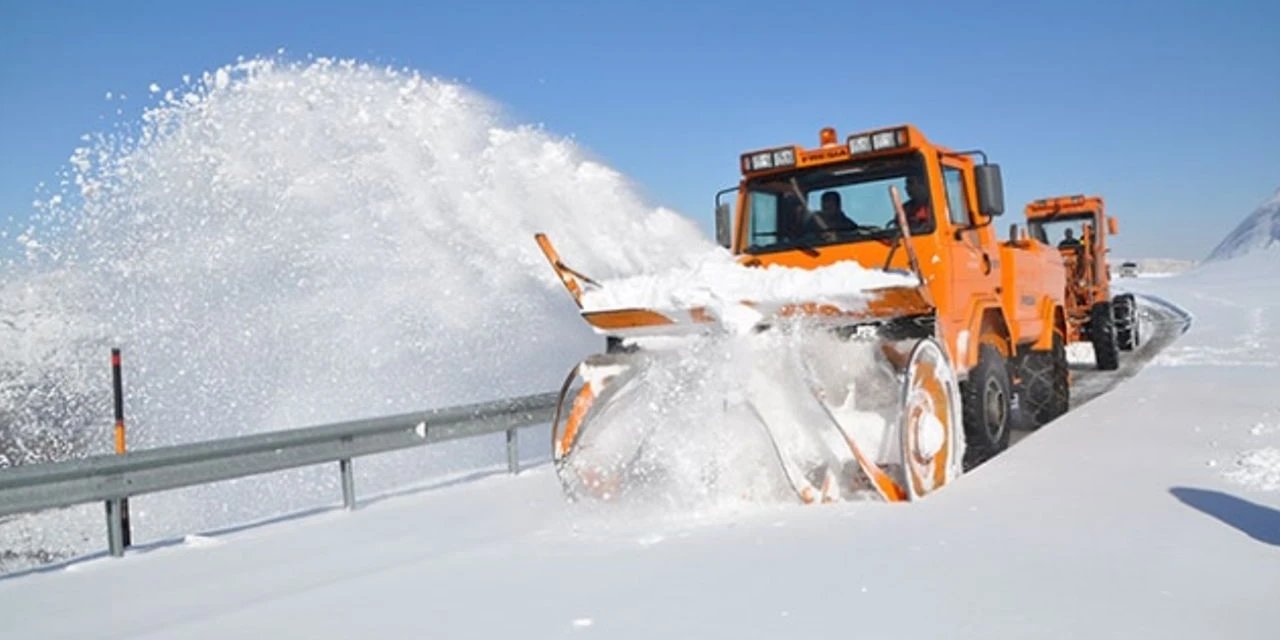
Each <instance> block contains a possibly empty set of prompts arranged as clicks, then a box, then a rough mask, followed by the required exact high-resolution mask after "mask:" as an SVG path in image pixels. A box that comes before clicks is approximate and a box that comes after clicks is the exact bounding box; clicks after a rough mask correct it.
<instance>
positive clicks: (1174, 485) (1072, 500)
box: [0, 252, 1280, 638]
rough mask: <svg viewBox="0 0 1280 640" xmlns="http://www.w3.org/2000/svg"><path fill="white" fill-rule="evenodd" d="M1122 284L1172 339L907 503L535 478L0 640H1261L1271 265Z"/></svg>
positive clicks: (431, 503) (88, 601) (220, 560)
mask: <svg viewBox="0 0 1280 640" xmlns="http://www.w3.org/2000/svg"><path fill="white" fill-rule="evenodd" d="M1126 284H1128V285H1132V286H1135V287H1138V286H1140V287H1142V292H1143V293H1146V294H1148V295H1155V296H1160V297H1161V298H1163V299H1166V300H1169V301H1173V302H1175V303H1177V304H1178V305H1182V306H1183V307H1185V308H1186V309H1187V310H1189V311H1190V312H1191V313H1192V314H1194V317H1195V322H1194V324H1193V325H1192V327H1191V329H1190V331H1189V332H1188V333H1187V334H1186V335H1185V336H1183V337H1182V338H1181V339H1179V340H1178V341H1177V342H1176V343H1175V344H1174V345H1173V346H1172V347H1170V348H1168V349H1167V350H1166V351H1165V352H1164V353H1162V354H1161V355H1160V356H1158V357H1157V358H1156V359H1155V361H1154V362H1153V363H1152V364H1151V365H1149V366H1148V367H1147V368H1146V369H1144V370H1143V371H1141V372H1140V373H1139V374H1138V375H1137V376H1135V377H1133V378H1131V379H1129V380H1126V381H1124V382H1122V383H1121V384H1119V385H1118V386H1117V388H1116V389H1115V390H1113V391H1112V392H1111V393H1108V394H1106V395H1103V396H1101V397H1099V398H1097V399H1095V400H1092V401H1091V402H1089V403H1088V404H1086V405H1084V406H1083V407H1081V408H1079V409H1077V410H1075V411H1073V412H1071V413H1070V414H1068V415H1067V416H1065V417H1063V418H1061V419H1059V420H1057V421H1055V422H1054V423H1052V424H1050V425H1047V426H1046V427H1044V428H1043V429H1042V430H1040V431H1039V432H1036V433H1034V434H1033V435H1031V436H1029V437H1027V438H1025V439H1024V440H1023V441H1022V442H1021V443H1020V444H1018V445H1017V446H1016V447H1014V448H1013V449H1012V450H1011V451H1010V452H1009V453H1007V454H1005V455H1003V456H1000V457H998V458H996V459H995V460H993V461H992V462H990V463H988V464H987V465H985V466H983V467H981V468H979V469H978V470H976V471H974V472H972V473H970V474H968V475H966V476H964V477H962V478H961V479H960V480H958V481H957V482H956V483H955V484H954V485H952V486H950V487H948V488H946V489H945V490H943V491H941V492H940V493H938V494H935V495H934V496H931V497H930V498H927V499H926V500H924V501H922V502H919V503H915V504H910V505H888V504H880V503H875V502H858V503H843V504H835V505H825V506H816V507H801V506H786V505H783V506H779V505H774V506H761V505H757V506H750V505H738V506H733V507H729V508H726V509H722V510H710V511H706V512H701V513H688V512H685V513H681V512H666V513H663V512H651V513H636V512H634V511H628V510H624V509H610V508H605V507H601V506H586V505H577V506H575V505H568V504H566V503H565V502H564V500H563V499H562V497H561V494H560V489H559V486H558V483H557V481H556V478H555V476H554V473H552V471H551V470H550V469H549V468H548V467H547V466H545V465H544V466H541V467H538V468H536V469H534V470H532V471H530V472H526V473H524V474H522V475H520V476H518V477H515V478H512V477H508V476H503V475H495V476H492V477H484V478H481V479H472V480H469V481H461V482H458V483H454V484H446V485H444V486H439V487H434V488H423V489H421V490H418V491H412V492H402V493H401V494H399V495H395V496H389V497H387V498H385V499H382V500H379V501H375V502H373V503H371V504H367V506H364V507H363V508H361V509H359V510H357V511H355V512H353V513H346V512H340V511H330V512H325V513H321V514H318V515H317V514H311V515H302V516H299V517H296V518H292V519H289V518H283V519H281V520H279V521H276V522H271V523H264V524H261V525H259V526H251V527H245V528H241V529H239V530H230V531H223V532H212V533H206V534H203V535H200V536H192V537H188V538H186V539H185V540H175V541H174V543H172V544H161V545H153V546H152V547H150V548H145V549H142V550H139V551H135V552H131V553H130V554H129V555H128V556H127V557H126V558H124V559H123V560H114V559H109V558H96V559H86V560H82V561H79V562H72V563H70V564H67V565H65V566H59V567H52V568H48V569H46V570H43V571H37V572H30V573H27V574H25V575H17V576H11V577H8V578H5V579H2V580H0V635H4V636H6V637H21V638H63V637H84V638H89V637H92V638H116V637H138V638H178V637H181V638H226V637H314V638H321V637H332V638H341V637H440V638H491V637H529V638H562V637H563V638H570V637H592V636H595V637H608V638H654V637H677V638H766V637H767V638H778V637H830V636H832V635H849V636H859V637H911V638H940V637H966V638H1029V637H1035V638H1080V637H1091V638H1098V637H1101V638H1146V637H1165V638H1209V637H1212V638H1219V637H1223V638H1273V637H1275V628H1276V625H1277V623H1280V608H1277V607H1276V606H1275V603H1276V600H1277V597H1278V596H1280V493H1278V492H1277V489H1276V486H1275V485H1276V483H1275V482H1274V478H1275V474H1276V473H1277V471H1278V470H1277V469H1276V468H1275V465H1276V459H1277V456H1276V454H1275V452H1276V451H1277V450H1280V393H1277V392H1276V389H1277V386H1278V384H1280V358H1277V355H1276V353H1277V351H1276V350H1277V348H1278V347H1280V253H1277V252H1259V253H1255V254H1251V255H1248V256H1246V257H1243V258H1239V259H1235V260H1230V261H1225V262H1217V263H1212V264H1209V265H1207V266H1204V267H1202V268H1199V269H1197V270H1195V271H1192V272H1189V273H1187V274H1184V275H1181V276H1176V277H1171V278H1165V279H1155V280H1149V281H1141V282H1131V283H1126ZM1259 452H1262V453H1259ZM1268 474H1269V475H1268ZM1268 478H1270V479H1268Z"/></svg>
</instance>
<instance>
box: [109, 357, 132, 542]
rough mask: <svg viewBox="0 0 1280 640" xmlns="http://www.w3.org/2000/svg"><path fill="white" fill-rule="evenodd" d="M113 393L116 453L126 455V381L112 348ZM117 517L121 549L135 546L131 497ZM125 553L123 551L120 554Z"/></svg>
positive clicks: (127, 499) (122, 505)
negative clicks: (131, 519) (130, 507)
mask: <svg viewBox="0 0 1280 640" xmlns="http://www.w3.org/2000/svg"><path fill="white" fill-rule="evenodd" d="M111 395H112V396H113V399H114V404H115V418H116V423H115V433H114V435H115V445H116V455H124V453H125V451H126V446H125V439H124V382H123V380H122V376H121V374H120V349H119V348H118V347H117V348H114V349H112V350H111ZM117 506H118V507H119V508H118V509H117V510H116V511H117V519H118V520H119V523H120V544H121V549H124V548H127V547H130V546H133V526H132V525H131V524H130V523H129V498H128V497H127V496H126V497H124V498H121V499H120V504H119V505H117ZM115 555H123V551H122V552H121V553H120V554H115Z"/></svg>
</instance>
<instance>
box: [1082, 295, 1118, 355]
mask: <svg viewBox="0 0 1280 640" xmlns="http://www.w3.org/2000/svg"><path fill="white" fill-rule="evenodd" d="M1112 313H1113V312H1112V309H1111V303H1110V302H1099V303H1098V304H1095V305H1093V309H1092V310H1090V312H1089V340H1090V341H1091V342H1093V355H1094V358H1095V359H1096V360H1097V362H1098V370H1099V371H1115V370H1116V369H1119V368H1120V346H1119V345H1118V344H1117V343H1116V324H1115V317H1114V316H1113V315H1112Z"/></svg>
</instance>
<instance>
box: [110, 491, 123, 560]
mask: <svg viewBox="0 0 1280 640" xmlns="http://www.w3.org/2000/svg"><path fill="white" fill-rule="evenodd" d="M123 511H124V509H123V500H121V499H120V498H112V499H110V500H107V549H108V550H109V551H110V552H111V555H112V557H116V558H119V557H122V556H124V516H123Z"/></svg>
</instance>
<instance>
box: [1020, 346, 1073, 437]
mask: <svg viewBox="0 0 1280 640" xmlns="http://www.w3.org/2000/svg"><path fill="white" fill-rule="evenodd" d="M1069 376H1070V371H1069V369H1068V367H1067V348H1066V346H1065V344H1064V342H1063V339H1062V335H1061V334H1058V333H1054V336H1053V348H1052V349H1050V350H1049V351H1030V352H1027V353H1026V354H1024V355H1023V356H1022V358H1021V359H1019V362H1018V377H1019V379H1020V380H1021V382H1020V385H1019V389H1018V405H1019V408H1020V411H1019V412H1018V414H1019V420H1018V424H1017V425H1016V426H1017V428H1019V429H1023V430H1028V431H1030V430H1034V429H1038V428H1040V427H1041V426H1042V425H1044V424H1046V423H1048V422H1050V421H1052V420H1053V419H1055V418H1057V417H1058V416H1060V415H1062V414H1064V413H1066V412H1067V409H1068V408H1069V407H1070V406H1071V386H1070V378H1069Z"/></svg>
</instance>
